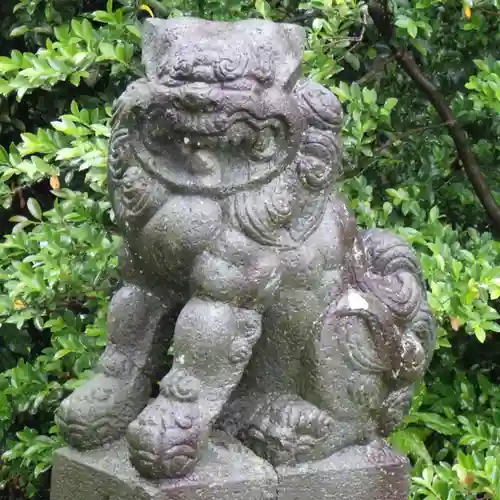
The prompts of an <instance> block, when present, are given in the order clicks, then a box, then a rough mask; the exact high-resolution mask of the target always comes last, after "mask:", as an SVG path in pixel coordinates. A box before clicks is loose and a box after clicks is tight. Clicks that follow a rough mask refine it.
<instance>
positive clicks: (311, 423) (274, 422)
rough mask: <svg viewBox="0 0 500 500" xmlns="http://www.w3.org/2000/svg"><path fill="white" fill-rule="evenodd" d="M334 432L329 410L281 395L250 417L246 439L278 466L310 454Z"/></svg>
mask: <svg viewBox="0 0 500 500" xmlns="http://www.w3.org/2000/svg"><path fill="white" fill-rule="evenodd" d="M333 433H334V420H333V419H332V417H330V415H328V413H326V412H324V411H322V410H320V409H318V408H317V407H316V406H314V405H312V404H310V403H308V402H307V401H304V400H302V399H300V398H296V397H291V398H283V397H282V398H280V399H278V400H277V401H275V402H274V403H273V404H272V405H271V407H270V408H267V411H266V412H265V413H261V414H259V415H257V416H256V418H255V419H254V420H252V423H251V426H250V427H249V429H248V431H247V436H248V438H247V440H248V441H249V443H250V446H251V447H252V448H253V449H254V450H255V451H256V452H257V453H258V454H259V455H261V456H264V457H265V458H266V459H268V460H269V461H270V462H271V463H273V464H274V465H280V464H286V463H293V462H297V461H303V458H301V457H309V456H311V457H313V456H314V454H315V452H316V450H318V449H319V448H321V449H323V448H324V447H325V443H326V442H328V441H329V439H330V437H331V436H332V434H333ZM323 454H324V452H323Z"/></svg>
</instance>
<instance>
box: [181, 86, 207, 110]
mask: <svg viewBox="0 0 500 500" xmlns="http://www.w3.org/2000/svg"><path fill="white" fill-rule="evenodd" d="M191 87H192V88H190V89H189V90H186V91H184V92H182V93H181V95H180V96H179V101H178V103H179V104H180V106H182V107H183V108H184V109H186V110H188V111H205V112H206V111H212V110H214V109H215V101H214V100H213V99H212V98H211V97H210V96H209V95H208V91H207V89H206V87H200V88H198V87H193V86H191Z"/></svg>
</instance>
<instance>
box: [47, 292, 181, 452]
mask: <svg viewBox="0 0 500 500" xmlns="http://www.w3.org/2000/svg"><path fill="white" fill-rule="evenodd" d="M175 306H176V304H175V302H174V301H173V300H172V301H171V302H170V303H166V301H165V300H164V299H160V298H158V297H156V296H155V295H154V294H152V293H151V292H150V291H148V290H146V289H144V288H142V287H141V286H138V285H135V284H126V285H125V286H123V287H122V288H120V289H119V290H118V291H117V292H116V294H115V295H114V297H113V299H112V301H111V304H110V308H109V316H108V343H107V346H106V349H105V351H104V353H103V355H102V356H101V359H100V361H99V363H98V366H97V368H96V373H95V375H94V377H93V378H92V379H90V380H89V381H88V382H86V383H84V384H83V385H82V386H80V387H79V388H77V389H76V390H75V391H74V392H73V393H72V394H71V395H70V396H69V397H68V398H66V399H65V400H64V401H63V403H62V404H61V406H60V408H59V410H58V412H57V413H56V422H57V424H58V425H59V428H60V430H61V432H62V434H63V436H64V437H65V439H66V440H67V441H68V443H69V444H70V445H72V446H74V447H75V448H79V449H90V448H94V447H97V446H100V445H102V444H103V443H105V442H109V441H112V440H115V439H117V438H119V437H120V436H122V435H123V434H125V432H126V429H127V426H128V425H129V423H130V422H131V421H132V420H134V418H135V417H136V416H137V415H138V414H139V413H140V412H141V411H142V409H143V408H144V407H145V406H146V404H147V402H148V399H149V397H150V395H151V388H152V380H153V378H154V377H155V376H156V375H157V372H158V369H159V368H160V365H161V363H162V358H164V357H165V355H166V351H167V349H168V346H169V342H170V340H171V337H172V335H173V330H174V324H175V308H176V307H175Z"/></svg>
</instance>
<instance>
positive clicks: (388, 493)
mask: <svg viewBox="0 0 500 500" xmlns="http://www.w3.org/2000/svg"><path fill="white" fill-rule="evenodd" d="M277 474H278V482H279V486H278V500H408V495H409V464H408V460H407V459H406V457H403V456H400V455H398V454H396V453H395V452H394V451H392V450H391V448H390V447H389V446H388V445H387V444H386V443H383V442H380V443H378V446H377V447H375V446H373V445H369V446H353V447H350V448H346V449H345V450H342V451H340V452H338V453H335V454H334V455H332V456H331V457H328V458H326V459H323V460H320V461H318V462H307V463H302V464H298V465H295V466H294V467H290V466H280V467H278V468H277Z"/></svg>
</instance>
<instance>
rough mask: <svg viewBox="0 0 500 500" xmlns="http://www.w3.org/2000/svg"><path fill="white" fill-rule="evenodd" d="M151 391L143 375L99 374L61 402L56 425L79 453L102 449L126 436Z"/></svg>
mask: <svg viewBox="0 0 500 500" xmlns="http://www.w3.org/2000/svg"><path fill="white" fill-rule="evenodd" d="M149 391H150V381H149V379H148V378H147V377H146V376H144V375H138V376H136V377H134V379H133V380H124V379H119V378H115V377H112V376H109V375H106V374H103V373H98V374H97V375H96V376H95V377H94V378H92V379H91V380H89V381H88V382H87V383H85V384H83V385H82V386H80V387H79V388H77V389H76V390H75V391H74V392H73V393H72V394H71V395H70V396H68V397H67V398H66V399H65V400H64V401H63V402H62V404H61V406H60V407H59V409H58V411H57V412H56V415H55V421H56V424H57V425H58V427H59V430H60V431H61V434H62V436H63V438H64V439H65V440H66V441H67V443H68V444H69V445H71V446H73V447H75V448H77V449H80V450H88V449H92V448H96V447H99V446H101V445H103V444H104V443H107V442H110V441H114V440H115V439H118V438H119V437H121V436H122V435H124V434H125V432H126V430H127V426H128V425H129V423H130V422H131V421H132V420H134V418H135V417H136V416H137V415H138V414H139V412H140V411H141V410H142V409H143V408H144V406H145V405H146V403H147V400H148V398H149Z"/></svg>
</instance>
